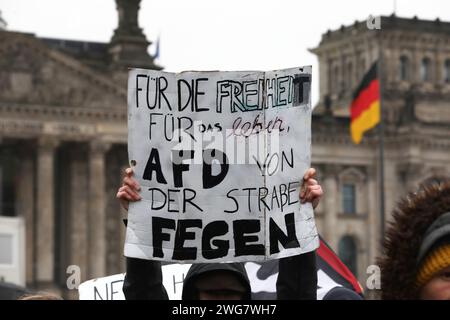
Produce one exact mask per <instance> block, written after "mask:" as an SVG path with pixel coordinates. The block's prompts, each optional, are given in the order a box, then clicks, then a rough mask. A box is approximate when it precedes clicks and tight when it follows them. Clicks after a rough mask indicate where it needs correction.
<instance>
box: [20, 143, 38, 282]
mask: <svg viewBox="0 0 450 320" xmlns="http://www.w3.org/2000/svg"><path fill="white" fill-rule="evenodd" d="M19 154H20V159H21V160H20V178H19V179H18V181H19V184H18V187H17V201H16V202H17V205H16V208H17V213H18V214H19V215H20V216H22V217H23V218H24V219H25V237H26V239H25V243H27V245H26V246H25V266H26V271H25V281H26V284H27V285H34V280H35V270H34V269H35V265H36V264H35V259H34V257H35V250H36V249H35V232H34V223H35V217H34V148H33V147H32V146H31V145H28V144H27V145H25V146H23V148H20V150H19Z"/></svg>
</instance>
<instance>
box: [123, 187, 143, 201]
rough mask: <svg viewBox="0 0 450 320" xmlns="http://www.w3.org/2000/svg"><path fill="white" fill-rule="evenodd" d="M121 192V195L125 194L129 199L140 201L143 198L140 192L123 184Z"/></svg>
mask: <svg viewBox="0 0 450 320" xmlns="http://www.w3.org/2000/svg"><path fill="white" fill-rule="evenodd" d="M119 193H120V194H121V195H123V197H124V198H125V199H126V200H128V201H138V200H141V196H140V195H139V193H137V192H135V191H133V190H132V189H131V188H130V187H128V186H122V187H121V188H120V189H119Z"/></svg>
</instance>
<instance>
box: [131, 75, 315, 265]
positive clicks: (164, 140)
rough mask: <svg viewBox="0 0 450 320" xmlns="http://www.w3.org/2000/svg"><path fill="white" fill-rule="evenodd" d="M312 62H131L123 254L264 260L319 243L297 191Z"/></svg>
mask: <svg viewBox="0 0 450 320" xmlns="http://www.w3.org/2000/svg"><path fill="white" fill-rule="evenodd" d="M310 90H311V67H301V68H292V69H286V70H278V71H270V72H257V71H255V72H244V71H239V72H183V73H178V74H176V73H167V72H161V71H153V70H144V69H132V70H130V72H129V79H128V155H129V161H130V165H131V166H132V167H133V169H134V177H135V178H136V180H137V181H138V182H139V184H140V185H141V187H142V188H141V191H140V195H141V196H142V198H143V199H142V200H141V201H138V202H134V203H131V204H130V207H129V211H128V226H127V236H126V243H125V255H126V256H127V257H134V258H141V259H151V260H163V261H172V262H177V263H195V262H231V261H262V260H267V259H277V258H281V257H286V256H292V255H297V254H301V253H305V252H309V251H312V250H314V249H316V248H317V247H318V245H319V240H318V237H317V231H316V226H315V222H314V216H313V211H312V207H311V204H310V203H306V204H301V203H300V201H299V198H298V194H299V188H300V186H301V181H302V177H303V175H304V173H305V171H306V170H307V169H308V168H309V167H310V160H311V152H310V149H311V99H310V97H311V95H310Z"/></svg>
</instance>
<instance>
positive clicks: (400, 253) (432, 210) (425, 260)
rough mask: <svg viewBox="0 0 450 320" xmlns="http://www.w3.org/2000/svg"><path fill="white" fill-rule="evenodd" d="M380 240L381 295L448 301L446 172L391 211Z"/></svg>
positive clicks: (449, 199)
mask: <svg viewBox="0 0 450 320" xmlns="http://www.w3.org/2000/svg"><path fill="white" fill-rule="evenodd" d="M392 217H393V220H392V222H391V223H390V225H389V227H388V230H387V232H386V238H385V240H384V253H383V255H382V256H381V257H380V258H379V259H378V264H379V266H380V268H381V298H382V299H383V300H412V299H415V300H418V299H421V300H450V177H441V178H433V179H428V180H426V181H424V182H423V183H422V184H421V185H420V187H419V189H418V191H417V192H415V193H410V194H409V195H408V196H406V197H405V198H403V199H402V200H401V201H400V202H399V203H398V205H397V207H396V208H395V209H394V211H393V216H392Z"/></svg>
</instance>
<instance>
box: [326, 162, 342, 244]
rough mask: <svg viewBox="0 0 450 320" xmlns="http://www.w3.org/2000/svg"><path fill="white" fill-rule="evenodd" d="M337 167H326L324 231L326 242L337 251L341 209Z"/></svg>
mask: <svg viewBox="0 0 450 320" xmlns="http://www.w3.org/2000/svg"><path fill="white" fill-rule="evenodd" d="M336 172H337V167H336V166H335V165H326V166H325V170H324V181H323V188H324V196H323V198H322V201H323V204H324V221H323V226H324V228H323V230H324V232H325V234H324V235H323V236H324V239H325V241H326V242H327V243H328V244H329V245H330V246H331V247H332V248H333V249H334V250H336V249H337V237H336V223H337V215H338V208H339V204H340V201H339V195H338V181H337V174H336Z"/></svg>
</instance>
